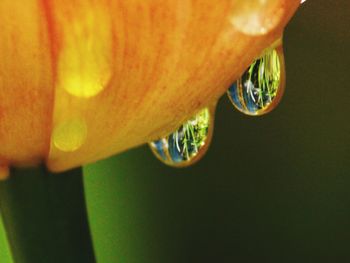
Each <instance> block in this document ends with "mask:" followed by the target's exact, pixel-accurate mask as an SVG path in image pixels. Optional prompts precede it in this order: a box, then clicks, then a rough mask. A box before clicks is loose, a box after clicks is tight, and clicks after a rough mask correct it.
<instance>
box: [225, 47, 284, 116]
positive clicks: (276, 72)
mask: <svg viewBox="0 0 350 263" xmlns="http://www.w3.org/2000/svg"><path fill="white" fill-rule="evenodd" d="M284 88H285V68H284V57H283V50H282V45H280V46H279V47H277V48H276V49H269V50H267V51H266V52H265V53H264V55H263V56H262V57H260V58H258V59H257V60H255V61H254V62H253V63H252V64H251V65H250V66H249V68H248V69H247V70H246V71H245V72H244V73H243V75H242V76H241V78H239V79H238V80H237V81H236V82H235V83H234V84H232V86H231V87H230V88H229V89H228V91H227V94H228V96H229V98H230V99H231V102H232V104H233V105H234V106H235V107H236V108H237V109H238V110H239V111H241V112H243V113H245V114H247V115H262V114H264V113H268V112H269V111H271V110H273V109H274V108H275V107H276V106H277V104H278V103H279V102H280V100H281V98H282V95H283V92H284Z"/></svg>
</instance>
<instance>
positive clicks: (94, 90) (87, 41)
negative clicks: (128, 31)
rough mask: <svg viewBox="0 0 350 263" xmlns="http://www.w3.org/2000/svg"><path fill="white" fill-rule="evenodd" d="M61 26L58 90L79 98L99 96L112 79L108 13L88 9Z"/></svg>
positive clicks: (79, 12)
mask: <svg viewBox="0 0 350 263" xmlns="http://www.w3.org/2000/svg"><path fill="white" fill-rule="evenodd" d="M60 18H61V19H63V18H62V17H60ZM62 23H63V24H64V25H65V26H64V27H63V30H64V38H63V43H62V49H61V50H60V53H59V57H58V80H57V84H58V88H63V89H64V90H65V91H67V92H68V93H69V94H71V95H74V96H77V97H80V98H90V97H93V96H96V95H97V94H99V93H100V92H101V91H102V90H103V89H104V88H105V87H106V86H107V85H108V82H109V80H110V78H111V75H112V65H111V64H112V62H111V57H112V35H111V32H112V30H111V22H110V21H109V19H108V16H106V11H105V10H102V9H99V8H97V7H96V8H92V7H91V8H86V9H84V10H80V11H77V12H76V14H75V15H74V17H73V18H71V20H69V21H64V22H62Z"/></svg>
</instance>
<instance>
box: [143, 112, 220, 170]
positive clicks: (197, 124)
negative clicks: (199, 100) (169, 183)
mask: <svg viewBox="0 0 350 263" xmlns="http://www.w3.org/2000/svg"><path fill="white" fill-rule="evenodd" d="M214 110H215V106H213V107H211V108H205V109H204V110H202V111H200V112H199V113H198V114H196V115H195V116H193V117H192V118H191V119H189V120H188V121H186V122H185V123H183V124H182V125H181V126H180V127H179V128H178V129H177V130H176V131H175V132H173V133H171V134H170V135H168V136H166V137H164V138H161V139H159V140H157V141H153V142H150V143H149V146H150V148H151V150H152V152H153V153H154V155H155V156H156V157H157V158H158V159H159V160H161V161H162V162H163V163H165V164H167V165H169V166H174V167H185V166H189V165H191V164H193V163H195V162H196V161H198V160H199V159H200V158H201V157H202V156H203V155H204V153H205V152H206V151H207V149H208V146H209V144H210V140H211V137H212V132H213V121H214Z"/></svg>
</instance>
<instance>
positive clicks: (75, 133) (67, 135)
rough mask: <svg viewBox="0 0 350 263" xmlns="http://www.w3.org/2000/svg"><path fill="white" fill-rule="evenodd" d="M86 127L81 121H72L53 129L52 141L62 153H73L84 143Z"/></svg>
mask: <svg viewBox="0 0 350 263" xmlns="http://www.w3.org/2000/svg"><path fill="white" fill-rule="evenodd" d="M86 135H87V126H86V123H85V121H83V120H82V119H72V120H69V121H66V122H63V123H61V124H59V125H58V126H56V127H55V128H54V131H53V133H52V141H53V144H54V145H55V147H56V148H58V149H59V150H61V151H63V152H74V151H76V150H78V149H79V148H80V147H81V146H82V145H83V144H84V142H85V140H86Z"/></svg>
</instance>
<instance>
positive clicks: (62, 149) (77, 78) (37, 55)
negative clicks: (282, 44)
mask: <svg viewBox="0 0 350 263" xmlns="http://www.w3.org/2000/svg"><path fill="white" fill-rule="evenodd" d="M299 3H300V0H269V1H261V0H251V1H247V0H220V1H212V0H203V1H195V0H148V1H145V0H128V1H123V0H40V1H38V0H22V1H13V0H1V3H0V17H1V20H2V21H1V29H0V40H1V41H0V58H1V59H0V144H1V150H0V160H1V164H2V166H3V167H6V166H7V165H16V166H23V165H35V164H37V163H39V162H42V161H43V160H44V161H46V163H47V165H48V167H49V169H51V170H53V171H63V170H66V169H69V168H72V167H75V166H79V165H82V164H86V163H89V162H93V161H96V160H98V159H101V158H105V157H107V156H110V155H112V154H115V153H118V152H121V151H124V150H126V149H128V148H131V147H135V146H138V145H141V144H143V143H145V142H148V141H150V140H154V139H156V138H159V137H160V136H163V135H165V134H167V133H169V132H170V131H172V130H173V129H175V128H176V127H177V126H179V124H181V123H182V122H183V121H184V120H185V119H186V118H188V117H189V116H191V115H192V114H194V113H195V112H196V111H197V110H199V109H201V108H202V107H204V106H206V105H207V104H209V103H211V102H212V101H214V100H216V99H218V98H219V97H220V96H221V95H222V94H223V93H224V92H225V90H226V89H227V87H228V86H229V84H230V83H231V82H233V81H234V80H235V79H236V78H237V77H238V76H239V75H240V73H241V72H242V71H243V70H244V69H245V68H246V67H247V65H249V63H250V62H251V61H252V60H253V59H254V58H255V57H256V56H258V55H259V54H260V53H261V52H262V50H263V49H264V48H266V47H267V46H268V45H270V44H271V43H272V42H273V41H274V40H275V39H276V38H277V37H278V36H280V35H281V33H282V30H283V28H284V26H285V25H286V23H287V21H288V20H289V19H290V17H291V16H292V14H293V13H294V11H295V10H296V8H297V7H298V5H299ZM0 170H1V169H0ZM2 170H4V171H6V168H3V169H2ZM0 174H1V172H0Z"/></svg>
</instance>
